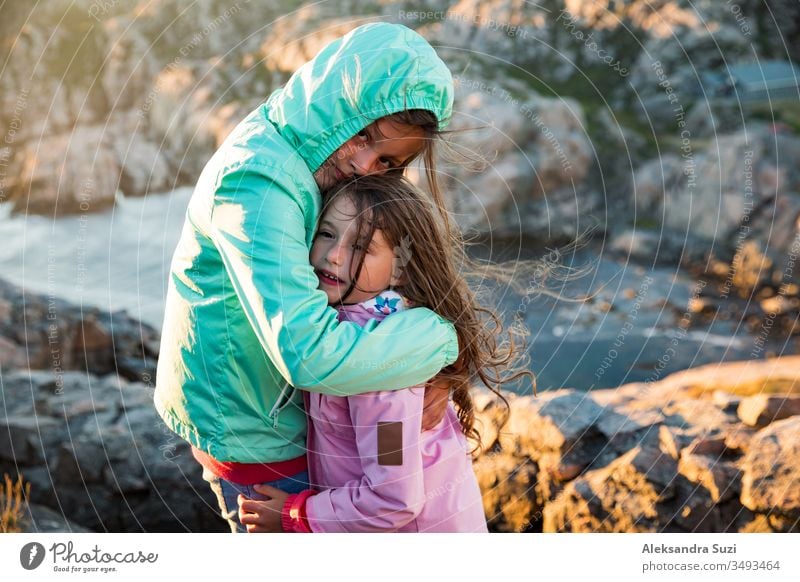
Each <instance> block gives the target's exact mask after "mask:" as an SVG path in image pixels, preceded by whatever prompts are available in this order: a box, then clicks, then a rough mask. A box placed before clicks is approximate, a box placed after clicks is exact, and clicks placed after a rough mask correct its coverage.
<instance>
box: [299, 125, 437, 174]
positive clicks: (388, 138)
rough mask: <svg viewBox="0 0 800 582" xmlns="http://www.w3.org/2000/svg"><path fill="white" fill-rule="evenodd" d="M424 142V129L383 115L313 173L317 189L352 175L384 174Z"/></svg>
mask: <svg viewBox="0 0 800 582" xmlns="http://www.w3.org/2000/svg"><path fill="white" fill-rule="evenodd" d="M424 145H425V132H424V131H423V130H422V128H421V127H418V126H416V125H404V124H402V123H397V122H395V121H392V120H390V119H387V118H385V117H384V118H382V119H379V120H377V121H375V122H373V123H371V124H369V125H368V126H367V127H365V128H364V129H362V130H361V131H359V132H358V133H357V134H356V135H354V136H353V137H351V138H350V139H349V140H347V141H346V142H345V143H344V144H343V145H342V147H340V148H339V149H338V150H336V151H335V152H333V154H331V155H330V157H329V158H328V159H327V160H325V161H324V162H323V163H322V165H321V166H320V167H319V169H318V170H317V171H316V172H314V180H315V181H316V182H317V186H318V187H319V189H320V190H324V189H326V188H330V187H331V186H333V185H335V184H337V183H339V182H342V181H344V180H346V179H347V178H350V177H352V176H353V175H354V174H355V175H357V176H365V175H367V174H383V173H384V172H386V171H387V170H390V169H392V168H398V167H401V166H403V165H405V164H406V163H407V162H409V161H410V160H411V159H413V158H414V156H416V155H417V154H419V153H420V152H421V151H422V148H423V146H424Z"/></svg>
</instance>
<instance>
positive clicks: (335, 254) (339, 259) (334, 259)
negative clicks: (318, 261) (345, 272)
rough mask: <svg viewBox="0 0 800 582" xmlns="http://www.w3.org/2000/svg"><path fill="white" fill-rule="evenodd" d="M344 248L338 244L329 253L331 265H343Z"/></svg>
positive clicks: (328, 257)
mask: <svg viewBox="0 0 800 582" xmlns="http://www.w3.org/2000/svg"><path fill="white" fill-rule="evenodd" d="M344 251H345V249H344V247H343V246H342V245H341V244H336V245H333V246H332V247H331V249H330V250H329V251H328V256H327V259H328V262H329V263H330V264H331V265H341V264H342V263H343V261H344Z"/></svg>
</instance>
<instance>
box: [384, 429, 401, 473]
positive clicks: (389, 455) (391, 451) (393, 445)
mask: <svg viewBox="0 0 800 582" xmlns="http://www.w3.org/2000/svg"><path fill="white" fill-rule="evenodd" d="M378 464H379V465H402V464H403V423H402V422H379V423H378Z"/></svg>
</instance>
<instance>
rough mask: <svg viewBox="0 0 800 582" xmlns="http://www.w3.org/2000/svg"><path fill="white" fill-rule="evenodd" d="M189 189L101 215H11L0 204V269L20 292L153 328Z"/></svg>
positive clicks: (131, 201) (129, 201)
mask: <svg viewBox="0 0 800 582" xmlns="http://www.w3.org/2000/svg"><path fill="white" fill-rule="evenodd" d="M191 193H192V188H179V189H177V190H175V191H173V192H172V193H167V194H152V195H148V196H145V197H143V198H121V199H119V200H118V201H117V204H116V206H115V207H114V208H113V209H109V210H108V211H106V212H103V213H97V214H88V215H80V216H68V217H64V218H59V219H57V220H54V219H53V218H48V217H44V216H11V215H10V208H9V206H8V205H2V206H0V240H2V241H4V244H3V245H2V247H0V272H2V277H3V278H4V279H5V280H7V281H10V282H12V283H15V284H17V285H19V286H21V287H23V288H25V289H26V290H28V291H32V292H36V293H43V294H47V295H54V296H56V297H60V298H62V299H66V300H68V301H70V302H72V303H75V304H77V305H91V306H96V307H99V308H101V309H106V310H111V311H117V310H126V311H127V312H128V313H129V314H131V315H132V316H133V317H136V318H137V319H140V320H142V321H144V322H145V323H148V324H150V325H152V326H154V327H156V328H157V329H160V328H161V321H162V319H163V316H164V299H165V296H166V283H167V275H168V273H169V264H170V260H171V259H172V253H173V251H174V249H175V246H176V245H177V243H178V237H179V236H180V232H181V228H182V225H183V219H184V215H185V213H186V207H187V205H188V203H189V197H190V196H191Z"/></svg>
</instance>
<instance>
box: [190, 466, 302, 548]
mask: <svg viewBox="0 0 800 582" xmlns="http://www.w3.org/2000/svg"><path fill="white" fill-rule="evenodd" d="M203 479H205V480H206V481H208V484H209V485H211V490H212V491H213V492H214V495H216V496H217V503H219V509H220V515H221V516H222V519H224V520H226V521H227V522H228V525H230V526H231V533H247V529H246V528H245V527H244V526H243V525H242V524H241V523H240V522H239V502H238V500H237V499H236V498H237V497H238V495H239V494H240V493H241V494H242V495H245V496H247V497H249V498H250V499H266V497H264V496H263V495H261V494H260V493H257V492H256V490H255V489H253V485H239V484H238V483H232V482H231V481H226V480H225V479H220V478H219V477H217V476H216V475H214V474H213V473H212V472H211V471H209V470H208V469H206V468H205V467H203ZM263 485H270V486H272V487H275V488H276V489H280V490H281V491H285V492H286V493H300V492H301V491H304V490H305V489H310V486H309V484H308V471H303V472H302V473H298V474H297V475H292V476H291V477H284V478H283V479H278V480H277V481H267V482H265V483H263Z"/></svg>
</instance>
